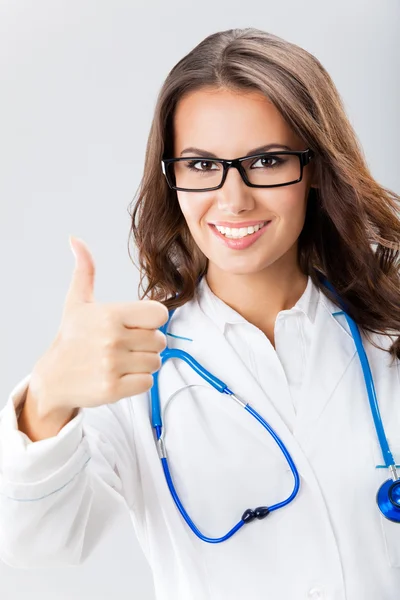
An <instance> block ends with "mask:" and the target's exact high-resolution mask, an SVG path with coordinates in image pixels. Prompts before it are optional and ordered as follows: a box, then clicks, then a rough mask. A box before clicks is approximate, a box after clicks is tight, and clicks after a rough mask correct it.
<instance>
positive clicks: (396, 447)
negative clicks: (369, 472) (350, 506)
mask: <svg viewBox="0 0 400 600" xmlns="http://www.w3.org/2000/svg"><path fill="white" fill-rule="evenodd" d="M389 445H390V449H391V452H392V454H393V458H394V460H395V461H396V465H397V471H398V474H399V475H400V439H398V438H397V439H395V440H394V441H392V442H391V441H390V440H389ZM372 451H373V456H374V467H375V471H376V474H377V477H376V479H377V482H378V486H377V490H376V491H377V492H378V489H379V487H380V486H381V485H382V484H383V483H384V482H385V481H387V480H388V479H390V473H389V471H388V469H387V468H386V467H385V466H384V463H383V458H382V452H381V449H380V446H379V444H378V441H377V440H374V442H373V445H372ZM377 510H379V508H378V507H377ZM379 515H380V520H381V527H382V534H383V538H384V542H385V546H386V554H387V558H388V561H389V564H390V566H391V567H395V568H400V522H399V523H395V522H394V521H390V520H389V519H387V518H386V517H384V516H383V514H382V513H381V512H380V511H379Z"/></svg>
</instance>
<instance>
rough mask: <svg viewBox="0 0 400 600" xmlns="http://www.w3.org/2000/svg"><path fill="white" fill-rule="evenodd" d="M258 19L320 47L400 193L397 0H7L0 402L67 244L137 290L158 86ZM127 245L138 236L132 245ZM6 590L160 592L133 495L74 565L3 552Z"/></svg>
mask: <svg viewBox="0 0 400 600" xmlns="http://www.w3.org/2000/svg"><path fill="white" fill-rule="evenodd" d="M247 26H254V27H258V28H260V29H265V30H267V31H270V32H272V33H275V34H277V35H280V36H282V37H284V38H286V39H288V40H289V41H292V42H295V43H297V44H299V45H300V46H303V47H304V48H306V49H307V50H308V51H310V52H312V53H313V54H315V55H316V56H317V57H318V58H319V60H320V61H321V62H322V64H323V65H324V66H325V68H326V69H327V70H328V72H329V73H330V74H331V76H332V77H333V79H334V81H335V83H336V85H337V87H338V89H339V92H340V93H341V95H342V98H343V99H344V101H345V105H346V109H347V112H348V115H349V117H350V120H351V122H352V124H353V126H354V128H355V130H356V132H357V134H358V136H359V138H360V140H361V143H362V145H363V148H364V151H365V155H366V158H367V161H368V164H369V165H370V168H371V170H372V173H373V175H374V176H375V178H376V179H377V180H378V181H379V182H380V183H381V184H383V185H385V186H386V187H389V188H391V189H393V190H394V191H396V192H397V193H400V175H399V166H398V165H399V154H398V152H397V149H398V147H399V133H400V127H399V125H400V117H399V108H398V107H399V106H400V42H399V37H398V35H399V26H400V5H399V3H398V1H397V0H392V1H390V0H380V1H379V2H375V1H374V2H372V1H367V0H352V1H351V2H349V1H348V0H346V1H343V0H340V1H339V0H336V1H335V2H333V3H332V2H323V1H321V0H314V1H305V2H299V1H298V0H291V1H289V0H286V1H285V2H278V1H276V0H275V1H268V0H252V1H248V2H244V1H243V0H240V1H236V0H235V1H229V2H227V1H220V2H216V1H215V0H213V1H212V2H210V1H209V0H201V1H199V2H195V1H194V0H187V2H183V1H178V0H171V1H170V2H168V1H165V0H158V1H154V0H153V1H151V0H150V1H149V0H148V1H144V0H130V1H128V0H125V1H124V0H109V1H105V0H102V1H97V2H96V1H94V0H80V1H78V0H36V1H35V2H28V1H27V0H14V1H13V2H12V1H5V0H0V132H1V133H0V203H1V220H0V261H1V263H0V269H1V294H0V359H1V360H0V365H1V366H0V408H1V407H2V406H4V404H5V403H6V401H7V398H8V395H9V393H10V391H11V389H12V388H13V387H14V385H15V384H16V383H17V382H18V381H19V380H20V379H21V378H22V377H23V376H25V375H26V374H27V373H29V372H30V371H31V369H32V367H33V365H34V364H35V362H36V361H37V359H38V358H39V357H40V356H41V354H42V353H44V352H45V350H46V349H47V347H48V346H49V345H50V343H51V341H52V340H53V338H54V336H55V334H56V331H57V329H58V326H59V322H60V318H61V311H62V306H63V302H64V297H65V294H66V291H67V289H68V286H69V283H70V278H71V275H72V270H73V266H74V257H73V255H72V253H71V250H70V248H69V245H68V235H69V234H70V233H71V234H73V235H75V236H77V237H81V238H83V239H84V240H85V241H86V242H87V244H88V245H89V247H90V249H91V251H92V253H93V256H94V259H95V261H96V265H97V274H96V287H95V297H96V300H97V301H99V302H120V301H121V302H124V301H132V300H136V299H137V283H138V273H137V270H136V268H135V267H134V265H133V264H132V262H131V260H130V258H129V255H128V247H127V244H128V232H129V225H130V219H129V214H128V206H129V204H130V202H131V200H132V198H133V195H134V193H135V191H136V189H137V187H138V185H139V181H140V177H141V170H142V167H143V159H144V149H145V144H146V139H147V135H148V131H149V126H150V121H151V117H152V111H153V108H154V104H155V99H156V95H157V92H158V90H159V87H160V85H161V83H162V81H163V79H164V78H165V76H166V75H167V73H168V71H169V70H170V69H171V68H172V66H173V65H174V64H175V63H176V62H177V61H178V60H179V59H180V58H181V57H182V56H183V55H184V54H186V53H187V52H188V51H189V50H191V49H192V48H193V47H194V46H195V45H196V44H197V43H198V42H200V41H201V40H202V39H203V38H204V37H206V36H207V35H209V34H210V33H213V32H215V31H218V30H223V29H229V28H231V27H247ZM131 247H132V246H131ZM0 597H1V598H2V599H3V600H17V599H20V598H25V597H27V598H31V599H34V600H36V599H39V598H40V600H55V599H56V600H67V599H68V600H71V599H72V598H74V600H87V599H91V598H96V599H97V600H102V599H111V598H118V599H119V600H128V599H129V600H132V599H133V598H138V599H140V600H151V599H153V598H154V592H153V584H152V577H151V571H150V569H149V567H148V565H147V562H146V560H145V558H144V556H143V554H142V551H141V549H140V547H139V546H138V543H137V540H136V538H135V535H134V530H133V528H132V526H131V524H130V521H129V517H128V515H127V512H126V511H125V509H124V507H123V506H121V510H120V514H119V517H118V519H117V520H116V523H115V526H114V528H113V530H112V531H110V532H109V534H107V537H106V538H105V539H104V542H103V543H102V545H101V546H100V547H98V549H97V550H96V552H95V553H94V554H93V555H92V556H91V557H90V559H88V561H87V562H86V563H85V564H84V565H83V566H82V567H80V568H67V569H53V570H36V571H35V570H29V569H24V570H17V569H13V568H11V567H8V566H7V565H5V564H4V563H2V562H0Z"/></svg>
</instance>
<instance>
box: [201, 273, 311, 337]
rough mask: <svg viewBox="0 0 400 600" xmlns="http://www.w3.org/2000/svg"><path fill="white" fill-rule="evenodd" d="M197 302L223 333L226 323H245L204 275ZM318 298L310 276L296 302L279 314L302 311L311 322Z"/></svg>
mask: <svg viewBox="0 0 400 600" xmlns="http://www.w3.org/2000/svg"><path fill="white" fill-rule="evenodd" d="M197 293H198V302H199V304H200V306H201V309H202V310H203V312H204V313H205V314H206V315H208V316H209V317H210V319H212V320H213V321H214V323H215V324H216V325H217V327H218V329H219V330H220V331H222V333H225V329H226V326H227V325H228V324H230V325H233V324H235V323H246V322H247V321H246V319H245V318H244V317H243V316H242V315H241V314H239V313H238V312H237V311H236V310H234V309H233V308H232V307H230V306H229V305H228V304H226V303H225V302H224V301H223V300H221V298H219V297H218V296H216V295H215V294H214V293H213V292H212V290H211V288H210V286H209V285H208V282H207V280H206V276H205V275H204V276H203V277H202V279H201V280H200V282H199V284H198V286H197ZM319 300H320V290H319V288H318V287H317V286H316V285H315V284H314V283H313V281H312V279H311V277H310V276H308V282H307V286H306V289H305V291H304V292H303V294H302V295H301V297H300V298H299V300H298V301H297V302H296V304H295V305H294V306H293V307H292V308H290V309H288V310H283V311H281V312H280V314H281V315H284V314H285V315H286V314H287V315H289V314H292V313H295V312H299V313H303V314H304V315H305V316H306V317H307V318H308V319H309V321H310V322H311V323H314V321H315V315H316V310H317V304H318V302H319Z"/></svg>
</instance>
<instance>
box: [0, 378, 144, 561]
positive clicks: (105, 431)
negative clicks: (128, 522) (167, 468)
mask: <svg viewBox="0 0 400 600" xmlns="http://www.w3.org/2000/svg"><path fill="white" fill-rule="evenodd" d="M30 377H31V374H29V375H27V376H26V377H24V379H22V380H21V381H20V382H19V383H18V384H17V385H16V386H15V388H14V389H13V390H12V392H11V394H10V396H9V398H8V401H7V403H6V405H5V406H4V408H3V409H2V410H1V411H0V558H1V559H2V560H3V561H4V562H5V563H6V564H8V565H10V566H13V567H24V568H30V567H35V568H36V567H52V566H67V565H78V564H81V563H82V562H83V561H84V560H85V559H86V557H87V556H88V555H90V553H91V552H92V550H93V549H94V548H95V547H96V546H97V545H98V543H99V541H100V540H101V539H102V538H103V536H104V533H105V532H106V530H107V529H108V527H109V526H110V525H111V523H112V522H113V518H114V517H115V516H116V514H117V513H118V509H119V508H120V507H121V505H125V508H126V506H128V507H129V508H130V509H131V515H133V519H132V520H133V524H134V526H135V529H136V532H137V533H139V532H140V528H141V523H142V514H143V511H142V496H141V491H140V477H139V470H138V465H137V462H136V453H135V448H134V440H133V435H132V433H133V431H132V428H131V427H130V423H131V411H130V401H131V398H123V399H122V400H120V401H118V402H116V403H112V404H106V405H102V406H98V407H94V408H84V409H82V408H81V409H80V410H79V412H78V414H77V415H76V416H75V417H74V418H73V419H72V420H71V421H69V422H68V423H67V424H66V425H65V426H64V427H63V428H62V429H61V430H60V431H59V433H58V434H57V435H56V436H54V437H51V438H47V439H44V440H39V441H36V442H32V440H30V438H29V437H28V436H27V435H26V434H25V433H23V432H22V431H20V430H19V429H18V422H17V418H18V415H19V410H20V409H21V407H22V404H23V401H24V398H25V393H26V390H27V388H28V385H29V380H30ZM118 505H120V506H118ZM139 541H140V540H139Z"/></svg>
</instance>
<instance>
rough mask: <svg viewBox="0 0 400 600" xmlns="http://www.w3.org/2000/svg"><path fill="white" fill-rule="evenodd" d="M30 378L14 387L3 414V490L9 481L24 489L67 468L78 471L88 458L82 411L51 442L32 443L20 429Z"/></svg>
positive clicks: (0, 451)
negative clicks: (20, 416)
mask: <svg viewBox="0 0 400 600" xmlns="http://www.w3.org/2000/svg"><path fill="white" fill-rule="evenodd" d="M30 378H31V373H29V374H28V375H27V376H26V377H24V378H23V379H22V380H21V381H20V382H19V383H18V384H17V385H16V386H15V387H14V389H13V390H12V392H11V394H10V396H9V398H8V401H7V403H6V406H5V407H4V408H3V410H2V411H1V413H0V471H1V474H2V487H3V486H4V484H5V482H6V481H8V482H9V483H10V484H11V483H12V484H22V485H29V484H36V483H39V482H45V481H46V480H47V479H49V478H52V477H54V476H55V475H56V474H57V473H61V472H62V471H63V470H64V469H63V468H64V467H65V468H66V470H67V471H68V468H70V469H71V471H76V470H77V468H78V465H81V464H82V461H83V462H84V461H85V458H87V457H88V456H89V450H88V444H87V440H86V438H85V437H84V435H83V426H82V421H83V410H82V409H79V412H78V414H77V415H76V416H75V417H74V418H73V419H71V421H69V422H68V423H66V425H65V426H64V427H63V428H62V429H61V430H60V431H59V432H58V434H57V435H55V436H53V437H50V438H46V439H43V440H38V441H36V442H33V441H32V440H31V439H30V438H29V437H28V436H27V435H26V434H25V433H23V432H22V431H20V430H19V429H18V420H17V419H18V414H19V411H20V409H21V408H22V404H23V398H24V397H25V392H26V390H27V388H28V385H29V381H30ZM68 465H69V467H68ZM74 465H75V466H74ZM61 478H62V476H61Z"/></svg>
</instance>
